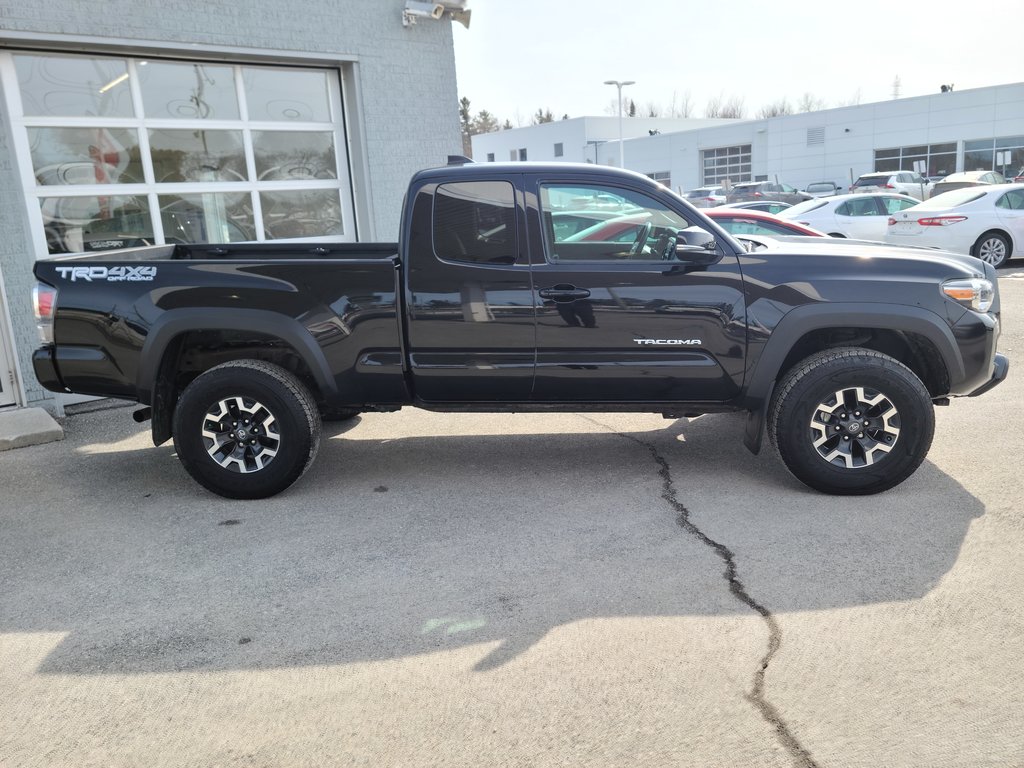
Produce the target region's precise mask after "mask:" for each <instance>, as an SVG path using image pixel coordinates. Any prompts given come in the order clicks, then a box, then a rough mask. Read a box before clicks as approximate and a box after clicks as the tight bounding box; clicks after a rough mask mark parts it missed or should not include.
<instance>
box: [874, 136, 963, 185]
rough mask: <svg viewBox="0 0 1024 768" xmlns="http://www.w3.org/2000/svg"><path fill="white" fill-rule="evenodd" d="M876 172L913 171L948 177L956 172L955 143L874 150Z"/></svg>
mask: <svg viewBox="0 0 1024 768" xmlns="http://www.w3.org/2000/svg"><path fill="white" fill-rule="evenodd" d="M875 170H876V171H915V172H917V173H920V174H921V175H922V176H948V175H949V174H951V173H954V172H955V171H956V142H955V141H954V142H949V143H946V144H928V145H919V146H916V147H894V148H892V149H876V150H875Z"/></svg>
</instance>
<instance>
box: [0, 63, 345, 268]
mask: <svg viewBox="0 0 1024 768" xmlns="http://www.w3.org/2000/svg"><path fill="white" fill-rule="evenodd" d="M0 70H2V71H3V72H4V74H5V79H6V82H12V83H17V86H18V87H17V91H18V96H19V97H20V98H11V97H8V104H7V107H8V109H9V110H10V111H11V114H12V122H13V124H14V130H15V134H16V135H17V132H18V131H19V130H21V131H24V136H25V139H26V144H27V146H28V148H29V153H28V157H27V158H25V161H26V162H30V163H31V165H32V174H31V182H30V183H29V182H26V189H25V193H26V195H27V196H28V198H29V199H30V200H34V202H35V205H34V206H32V207H31V210H30V215H31V216H32V217H33V219H34V221H35V222H37V232H36V237H37V243H38V244H39V245H40V246H42V245H43V244H44V243H45V247H46V250H47V251H49V252H50V253H64V252H77V251H92V250H103V249H107V248H122V247H131V246H138V245H148V244H154V243H156V244H162V243H203V242H205V243H228V242H239V241H263V240H278V239H293V238H331V239H341V240H350V241H351V240H354V239H355V228H354V212H353V205H352V199H351V192H350V187H349V183H348V178H347V168H348V161H347V158H346V157H345V154H344V153H345V145H346V142H345V137H344V133H343V127H342V126H343V116H342V111H341V103H342V102H341V89H340V81H339V78H338V76H337V73H336V72H332V71H330V70H324V69H309V68H305V69H300V68H294V69H293V68H283V67H270V66H258V65H249V64H247V65H245V66H242V65H238V66H233V65H228V64H214V63H205V62H203V63H200V62H188V61H170V60H151V59H142V58H122V57H110V58H107V57H91V56H77V55H64V54H35V53H24V54H21V53H18V54H11V53H5V54H2V55H0ZM36 217H38V218H36ZM40 250H41V247H40Z"/></svg>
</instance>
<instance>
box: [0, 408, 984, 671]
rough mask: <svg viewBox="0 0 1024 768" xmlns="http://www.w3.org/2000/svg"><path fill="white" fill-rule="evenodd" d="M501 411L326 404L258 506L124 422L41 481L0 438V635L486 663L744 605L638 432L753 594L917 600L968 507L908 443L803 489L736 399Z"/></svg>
mask: <svg viewBox="0 0 1024 768" xmlns="http://www.w3.org/2000/svg"><path fill="white" fill-rule="evenodd" d="M93 418H100V417H93ZM508 418H514V417H495V429H494V430H493V432H494V434H487V435H449V436H441V437H433V436H431V437H427V436H423V437H416V436H408V437H399V438H394V439H376V438H374V437H373V436H372V433H371V434H370V435H364V434H363V433H364V432H365V431H366V430H364V429H363V428H362V426H361V425H359V424H358V423H356V424H352V425H348V426H342V425H327V433H326V434H325V438H329V439H325V441H324V444H323V448H322V450H321V453H320V457H319V459H318V461H317V464H316V465H315V466H314V468H313V469H312V470H311V471H310V473H309V474H308V475H307V477H305V478H304V479H303V480H302V481H301V482H300V483H299V484H297V485H296V486H294V487H293V488H292V489H291V490H289V491H288V492H286V493H284V494H282V495H280V496H278V497H276V498H273V499H267V500H262V501H257V502H229V501H226V500H223V499H220V498H218V497H216V496H213V495H211V494H208V493H206V492H205V491H203V490H202V489H201V488H199V487H198V486H196V485H194V484H193V483H192V482H191V481H190V480H189V479H188V478H187V476H186V475H185V473H184V471H183V470H182V469H181V467H180V466H179V465H178V463H177V459H176V458H175V457H174V455H173V450H172V449H170V448H169V447H167V446H164V447H161V448H158V449H153V448H151V447H148V448H143V447H142V446H143V445H145V441H146V437H147V435H146V434H145V433H144V432H141V431H140V428H139V427H137V426H136V425H134V424H132V425H130V426H124V427H123V428H122V427H117V429H118V430H120V431H118V432H117V433H116V434H114V435H112V436H111V438H110V439H109V440H108V441H107V442H106V443H103V444H99V445H98V447H94V448H93V449H91V450H86V449H85V448H83V443H84V442H85V441H86V439H85V438H84V437H78V436H76V434H74V431H72V433H71V434H70V435H69V439H68V440H67V441H65V442H64V443H63V444H59V445H58V446H57V447H55V448H52V449H50V450H49V452H48V453H46V455H45V456H46V465H47V469H46V474H45V476H41V473H40V471H39V466H40V465H41V464H42V462H41V461H40V459H41V457H42V456H43V454H42V450H43V449H42V448H40V449H26V450H24V451H20V452H11V453H10V454H8V456H5V457H0V471H2V472H3V474H4V476H5V478H7V480H6V484H7V486H8V488H7V490H6V492H5V494H4V501H3V503H2V505H0V524H2V529H3V531H4V535H3V537H2V542H0V576H2V581H3V584H4V590H3V593H2V595H0V632H4V633H6V632H21V633H24V632H63V633H66V634H65V635H64V637H63V639H62V640H61V641H60V642H59V643H58V644H57V645H56V647H55V648H54V649H53V650H52V651H51V652H50V653H49V654H48V655H47V656H46V657H45V659H43V661H42V663H41V665H40V667H39V669H38V671H39V672H42V673H50V674H105V673H110V674H124V673H151V672H152V673H156V672H171V671H180V670H198V669H209V670H223V669H242V668H245V669H249V668H270V667H287V666H298V665H324V664H347V663H354V662H363V661H375V660H387V659H397V658H402V657H406V656H410V655H414V654H424V653H431V652H437V651H441V650H444V649H449V648H455V647H465V646H469V645H476V644H478V645H479V654H480V655H479V661H478V662H477V663H476V666H475V667H474V668H475V669H476V670H477V671H486V670H490V669H494V668H496V667H500V666H502V665H504V664H507V663H510V662H513V661H514V660H516V659H517V658H518V657H519V656H520V655H521V654H523V653H524V652H526V651H527V650H528V649H530V648H531V647H532V646H534V645H535V644H536V643H537V642H538V641H539V640H541V639H542V638H543V637H544V635H545V634H546V633H547V632H549V631H550V630H552V629H553V628H555V627H558V626H560V625H564V624H568V623H570V622H575V621H580V620H586V619H595V618H604V617H646V616H736V615H751V616H753V615H754V614H753V612H752V611H751V610H750V609H749V608H747V607H745V606H744V605H742V604H741V603H740V602H738V601H737V600H736V599H734V596H733V595H731V594H730V592H729V589H728V585H727V583H726V581H725V579H723V564H722V561H721V560H720V559H719V558H718V557H716V556H715V555H714V553H713V552H711V551H710V550H709V549H708V547H707V546H705V545H704V544H702V543H701V542H700V541H698V540H697V539H696V538H694V537H693V536H691V535H689V534H687V532H686V531H684V530H683V529H682V528H681V527H680V524H679V521H678V519H677V518H678V517H679V514H678V512H677V510H674V509H673V508H672V507H671V506H670V505H669V504H667V503H666V501H665V499H663V498H662V493H663V478H662V477H660V476H659V474H658V470H659V467H658V466H657V464H656V463H655V461H653V460H652V452H651V451H650V450H648V449H647V448H645V445H647V446H651V447H653V450H654V451H656V453H657V454H658V455H660V456H662V457H664V458H665V460H666V461H667V463H668V465H669V467H670V473H671V478H670V482H671V484H672V487H673V489H674V491H675V493H676V494H677V498H678V500H679V501H680V502H681V503H682V504H685V505H686V507H687V509H688V510H689V514H690V519H691V520H692V522H693V523H694V524H695V525H697V526H699V527H700V529H701V530H702V531H703V532H704V533H706V534H707V535H708V536H710V537H711V538H713V539H715V540H716V541H720V542H723V543H725V544H726V545H727V546H728V547H729V548H730V549H731V551H732V552H733V553H734V555H735V560H736V564H737V568H738V575H739V578H741V579H742V580H743V582H744V584H745V587H746V589H747V590H748V591H749V592H751V593H752V594H756V596H757V599H758V600H759V601H760V603H761V604H762V605H764V606H767V607H768V608H769V609H770V610H771V612H772V613H774V614H775V615H779V614H784V613H786V612H792V611H820V610H830V609H837V608H855V607H857V606H863V605H869V604H874V603H880V602H892V601H908V600H916V599H919V598H921V597H922V596H924V595H926V594H927V593H928V592H929V591H930V590H931V589H932V588H933V587H934V586H935V585H936V584H937V583H938V582H939V580H940V579H942V577H943V576H944V575H945V574H946V573H947V572H948V571H949V570H950V568H951V567H952V565H953V563H954V562H955V561H956V559H957V556H958V553H959V551H960V548H961V546H962V544H963V541H964V538H965V536H966V533H967V530H968V527H969V525H970V524H971V521H972V519H973V518H975V517H978V516H979V515H981V514H983V512H984V508H983V506H982V504H981V503H980V502H979V501H978V500H977V499H976V498H974V497H973V496H971V495H970V494H969V493H968V492H967V491H966V490H965V489H964V488H963V487H962V486H961V485H960V484H959V483H958V482H957V481H956V480H954V479H953V478H952V477H950V476H948V475H947V474H945V473H943V472H942V471H940V470H939V469H938V468H937V467H936V466H935V465H934V464H931V463H930V462H926V463H925V464H924V465H923V466H922V467H921V469H920V470H919V471H918V472H917V474H916V475H915V476H914V477H912V478H911V479H910V480H909V481H907V482H906V483H904V484H903V485H902V486H900V487H899V488H897V489H894V490H893V491H890V492H888V493H885V494H881V495H879V496H873V497H855V498H853V497H846V498H844V497H829V496H824V495H821V494H817V493H814V492H812V491H809V490H808V489H806V488H804V487H803V486H802V485H800V484H799V483H798V482H797V481H795V480H794V479H792V478H791V477H790V476H789V475H788V474H787V473H786V471H785V469H784V468H783V467H782V465H781V463H780V462H779V461H778V459H777V458H775V457H774V456H772V455H771V454H770V453H768V452H766V454H762V456H760V457H753V456H751V455H750V454H748V453H747V452H746V450H745V449H744V448H743V447H742V445H741V444H740V439H739V438H740V433H741V429H742V421H741V420H740V419H739V418H737V417H735V416H708V417H704V418H702V419H698V420H694V421H691V422H687V421H686V420H681V421H679V422H674V423H672V422H666V424H667V425H668V426H667V427H666V428H664V429H653V430H651V431H641V432H633V433H631V432H624V433H622V434H619V433H616V432H615V431H614V430H610V431H607V432H594V431H593V430H594V429H595V428H596V427H595V423H597V424H605V423H612V422H614V423H618V424H622V423H626V422H625V421H624V420H623V419H622V418H621V417H620V418H619V419H617V420H615V419H609V418H608V417H605V416H603V415H600V414H598V415H594V416H593V417H590V416H586V417H579V418H580V420H579V422H578V423H579V425H580V430H581V431H580V432H579V433H572V432H567V431H565V430H564V429H563V430H560V431H557V432H553V433H551V434H508V433H506V434H501V433H502V432H507V431H506V430H504V429H503V428H502V420H503V419H508ZM565 418H569V417H565ZM587 430H589V431H587ZM83 434H84V433H83ZM636 440H640V441H643V443H644V445H641V444H640V443H638V442H636ZM14 453H18V454H19V455H18V456H13V455H12V454H14ZM756 631H760V630H756ZM681 641H685V638H681Z"/></svg>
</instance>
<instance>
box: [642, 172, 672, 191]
mask: <svg viewBox="0 0 1024 768" xmlns="http://www.w3.org/2000/svg"><path fill="white" fill-rule="evenodd" d="M647 178H649V179H654V181H656V182H658V183H659V184H661V185H662V186H663V187H668V188H669V189H671V188H672V172H671V171H654V173H648V174H647Z"/></svg>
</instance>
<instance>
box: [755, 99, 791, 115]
mask: <svg viewBox="0 0 1024 768" xmlns="http://www.w3.org/2000/svg"><path fill="white" fill-rule="evenodd" d="M792 114H793V108H792V107H791V106H789V100H788V99H787V98H786V97H785V96H783V97H782V98H781V99H779V100H778V101H773V102H772V103H771V104H765V105H764V106H763V107H761V108H760V109H759V110H757V116H758V117H759V118H761V119H765V118H768V117H779V116H780V115H792Z"/></svg>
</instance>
